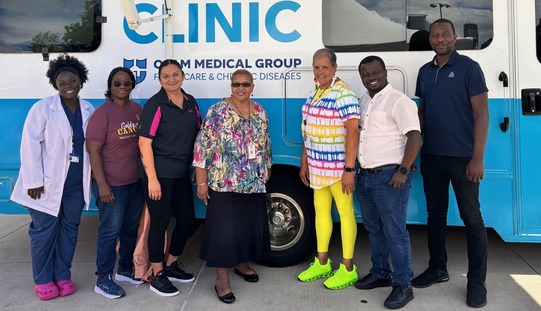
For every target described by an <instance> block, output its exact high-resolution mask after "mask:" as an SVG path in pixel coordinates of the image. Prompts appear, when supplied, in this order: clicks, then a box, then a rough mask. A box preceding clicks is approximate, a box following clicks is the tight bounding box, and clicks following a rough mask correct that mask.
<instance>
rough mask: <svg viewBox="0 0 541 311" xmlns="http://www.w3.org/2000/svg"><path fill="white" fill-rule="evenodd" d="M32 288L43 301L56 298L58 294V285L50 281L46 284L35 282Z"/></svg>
mask: <svg viewBox="0 0 541 311" xmlns="http://www.w3.org/2000/svg"><path fill="white" fill-rule="evenodd" d="M34 290H35V291H36V294H38V297H39V299H40V300H44V301H45V300H49V299H53V298H56V297H58V295H59V294H60V293H59V291H58V287H56V285H55V283H53V282H52V281H51V282H49V283H47V284H36V285H35V286H34Z"/></svg>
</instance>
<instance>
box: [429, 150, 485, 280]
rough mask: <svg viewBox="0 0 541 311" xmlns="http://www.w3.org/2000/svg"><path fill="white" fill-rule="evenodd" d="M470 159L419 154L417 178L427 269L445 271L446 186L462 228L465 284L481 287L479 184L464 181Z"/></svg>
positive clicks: (482, 249)
mask: <svg viewBox="0 0 541 311" xmlns="http://www.w3.org/2000/svg"><path fill="white" fill-rule="evenodd" d="M469 161H470V158H462V157H445V156H436V155H433V154H427V153H423V154H421V174H422V176H423V186H424V191H425V196H426V203H427V212H428V222H427V227H428V250H429V252H430V261H429V263H428V265H429V266H430V267H432V268H435V269H441V270H447V251H446V249H445V243H446V233H447V211H448V208H449V183H451V185H452V186H453V190H454V193H455V197H456V201H457V205H458V211H459V213H460V218H461V219H462V221H463V222H464V226H465V227H466V239H467V245H468V283H481V282H484V281H485V279H486V273H487V233H486V229H485V224H484V222H483V217H482V215H481V210H480V205H479V183H474V182H470V181H469V180H468V179H467V178H466V166H467V165H468V163H469Z"/></svg>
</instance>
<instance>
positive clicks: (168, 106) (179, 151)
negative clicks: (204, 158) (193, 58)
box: [138, 88, 201, 178]
mask: <svg viewBox="0 0 541 311" xmlns="http://www.w3.org/2000/svg"><path fill="white" fill-rule="evenodd" d="M181 91H182V94H183V95H184V108H183V109H182V108H180V107H178V106H177V105H175V104H174V103H173V102H171V101H170V100H169V97H168V96H167V93H166V92H165V90H164V89H163V88H162V89H161V90H160V91H159V92H158V93H156V94H155V95H154V96H152V97H151V98H150V99H149V100H148V101H147V102H146V104H145V105H144V106H143V112H142V114H141V120H140V122H139V131H138V134H139V135H140V136H143V137H146V138H150V139H152V150H153V153H154V167H155V169H156V174H157V176H158V177H160V178H179V177H185V176H187V175H188V174H189V173H190V166H191V164H192V158H193V145H194V142H195V137H196V135H197V131H198V129H199V127H200V125H201V114H200V113H199V108H198V106H197V102H196V101H195V98H194V97H193V96H192V95H190V94H187V93H186V92H184V90H181ZM139 175H140V177H144V176H145V173H144V170H143V169H142V165H141V166H140V170H139Z"/></svg>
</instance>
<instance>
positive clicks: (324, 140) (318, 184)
mask: <svg viewBox="0 0 541 311" xmlns="http://www.w3.org/2000/svg"><path fill="white" fill-rule="evenodd" d="M317 91H318V90H317V89H314V90H312V91H311V92H310V95H309V96H308V99H307V101H306V103H305V104H304V105H303V107H302V120H303V121H302V134H303V138H304V147H305V148H306V154H307V156H308V170H309V173H310V187H311V188H313V189H321V188H324V187H328V186H330V185H332V184H334V183H336V182H338V181H340V180H341V179H342V173H343V172H344V161H345V157H346V151H345V137H346V135H347V133H346V129H345V128H344V122H345V121H347V120H350V119H360V107H359V99H358V97H357V95H355V93H354V92H353V91H352V90H351V89H350V88H349V87H348V86H347V84H346V83H345V82H343V81H342V80H338V81H337V82H336V83H335V84H334V85H333V86H332V88H331V89H330V90H329V91H326V92H324V93H323V95H322V96H319V94H318V96H316V93H318V92H317ZM318 97H321V98H318Z"/></svg>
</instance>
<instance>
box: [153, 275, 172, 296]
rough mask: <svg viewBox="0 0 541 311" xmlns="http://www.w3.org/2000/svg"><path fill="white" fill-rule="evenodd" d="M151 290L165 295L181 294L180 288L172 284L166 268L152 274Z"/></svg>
mask: <svg viewBox="0 0 541 311" xmlns="http://www.w3.org/2000/svg"><path fill="white" fill-rule="evenodd" d="M150 290H151V291H153V292H154V293H156V294H158V295H160V296H163V297H173V296H176V295H178V294H179V291H178V289H177V288H176V287H175V286H173V284H171V281H169V279H168V278H167V275H165V272H164V270H162V271H160V272H158V273H157V274H156V275H154V274H153V275H152V276H150Z"/></svg>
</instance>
